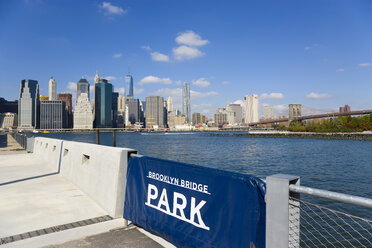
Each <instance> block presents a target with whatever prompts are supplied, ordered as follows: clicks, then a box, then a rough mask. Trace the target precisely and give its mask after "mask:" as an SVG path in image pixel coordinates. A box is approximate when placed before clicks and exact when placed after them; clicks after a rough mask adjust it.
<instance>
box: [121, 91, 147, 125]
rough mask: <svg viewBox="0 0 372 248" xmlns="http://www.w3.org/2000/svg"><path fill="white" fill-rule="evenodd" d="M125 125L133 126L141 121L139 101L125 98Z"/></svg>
mask: <svg viewBox="0 0 372 248" xmlns="http://www.w3.org/2000/svg"><path fill="white" fill-rule="evenodd" d="M125 107H126V113H125V114H126V116H127V118H126V119H127V120H125V121H126V125H131V124H132V125H133V124H135V123H136V122H142V121H143V120H141V115H142V114H141V104H140V100H139V99H133V98H127V99H126V101H125Z"/></svg>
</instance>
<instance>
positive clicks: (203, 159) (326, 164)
mask: <svg viewBox="0 0 372 248" xmlns="http://www.w3.org/2000/svg"><path fill="white" fill-rule="evenodd" d="M38 136H45V137H50V138H58V139H64V140H73V141H80V142H89V143H95V141H96V134H95V133H50V134H39V135H38ZM100 142H101V144H103V145H112V133H100ZM116 145H117V146H118V147H128V148H133V149H136V150H138V151H139V153H140V154H142V155H147V156H152V157H157V158H162V159H168V160H174V161H179V162H184V163H191V164H196V165H201V166H207V167H213V168H218V169H222V170H229V171H235V172H240V173H246V174H251V175H254V176H257V177H260V178H265V177H266V176H269V175H272V174H276V173H285V174H292V175H298V176H300V177H301V185H304V186H308V187H314V188H320V189H326V190H331V191H337V192H341V193H348V194H355V195H359V196H364V197H369V198H372V142H371V141H356V140H321V139H294V138H248V137H235V136H223V137H216V136H207V135H206V133H198V132H193V133H168V134H164V133H119V132H118V133H116Z"/></svg>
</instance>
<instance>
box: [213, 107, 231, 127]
mask: <svg viewBox="0 0 372 248" xmlns="http://www.w3.org/2000/svg"><path fill="white" fill-rule="evenodd" d="M214 121H215V123H216V124H217V125H223V124H235V123H236V122H235V113H234V112H232V111H227V110H226V108H218V109H217V111H216V113H215V114H214Z"/></svg>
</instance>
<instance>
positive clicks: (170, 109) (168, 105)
mask: <svg viewBox="0 0 372 248" xmlns="http://www.w3.org/2000/svg"><path fill="white" fill-rule="evenodd" d="M167 111H168V112H172V111H173V100H172V97H170V96H169V97H168V100H167Z"/></svg>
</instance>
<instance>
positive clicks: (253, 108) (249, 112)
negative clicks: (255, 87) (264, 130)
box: [244, 94, 259, 124]
mask: <svg viewBox="0 0 372 248" xmlns="http://www.w3.org/2000/svg"><path fill="white" fill-rule="evenodd" d="M244 109H245V110H244V123H246V124H249V123H252V122H258V114H259V109H258V95H255V94H254V95H246V96H245V97H244Z"/></svg>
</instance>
